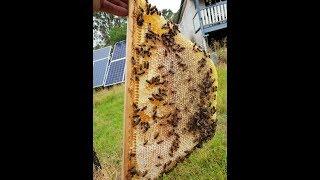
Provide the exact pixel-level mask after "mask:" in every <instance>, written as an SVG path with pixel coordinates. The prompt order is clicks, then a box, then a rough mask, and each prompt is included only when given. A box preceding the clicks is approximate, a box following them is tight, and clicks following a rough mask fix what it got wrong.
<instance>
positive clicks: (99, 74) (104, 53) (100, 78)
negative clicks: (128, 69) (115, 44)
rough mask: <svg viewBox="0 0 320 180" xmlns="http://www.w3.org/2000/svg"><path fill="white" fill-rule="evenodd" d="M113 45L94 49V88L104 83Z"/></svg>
mask: <svg viewBox="0 0 320 180" xmlns="http://www.w3.org/2000/svg"><path fill="white" fill-rule="evenodd" d="M110 53H111V46H107V47H104V48H101V49H98V50H95V51H93V88H95V87H100V86H103V85H104V82H105V72H106V70H107V67H108V65H109V61H110Z"/></svg>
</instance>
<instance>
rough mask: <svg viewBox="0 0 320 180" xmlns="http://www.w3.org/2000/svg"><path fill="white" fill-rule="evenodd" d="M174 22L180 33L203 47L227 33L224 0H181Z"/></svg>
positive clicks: (225, 3)
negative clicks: (177, 25)
mask: <svg viewBox="0 0 320 180" xmlns="http://www.w3.org/2000/svg"><path fill="white" fill-rule="evenodd" d="M176 23H177V24H179V27H180V30H181V33H182V34H184V35H185V36H186V37H187V38H189V39H190V40H191V41H192V42H195V43H197V44H198V45H199V46H201V47H202V48H203V49H205V50H208V48H209V45H210V44H211V43H212V41H213V40H220V39H221V38H223V37H226V34H227V1H226V0H223V1H221V0H181V5H180V10H179V11H178V17H177V19H176Z"/></svg>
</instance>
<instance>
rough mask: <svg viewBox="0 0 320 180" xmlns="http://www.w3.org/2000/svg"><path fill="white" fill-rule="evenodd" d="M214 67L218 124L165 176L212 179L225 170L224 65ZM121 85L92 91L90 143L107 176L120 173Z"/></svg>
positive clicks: (112, 176)
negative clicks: (209, 134)
mask: <svg viewBox="0 0 320 180" xmlns="http://www.w3.org/2000/svg"><path fill="white" fill-rule="evenodd" d="M217 70H218V83H219V87H218V97H217V98H218V99H217V101H218V106H217V108H218V112H217V113H218V120H219V121H218V126H217V131H216V134H215V136H214V137H213V139H212V140H210V141H209V142H207V143H205V144H204V146H203V148H201V149H197V150H196V151H195V152H193V153H192V155H191V156H190V157H189V158H188V159H186V160H185V161H184V162H183V163H181V164H179V165H178V166H177V167H176V168H175V169H174V170H173V171H172V172H171V173H169V174H167V175H164V176H163V179H165V180H171V179H172V180H173V179H175V180H177V179H178V180H180V179H190V180H192V179H210V180H211V179H216V180H220V179H221V180H224V179H226V174H227V154H226V151H227V134H226V133H227V115H226V112H227V103H226V95H227V92H226V88H227V87H226V85H227V82H226V80H227V75H226V74H227V73H226V71H227V68H226V67H225V66H223V65H221V66H218V67H217ZM123 95H124V86H123V85H120V86H115V87H113V88H112V89H109V90H102V91H99V92H94V122H93V126H94V127H93V133H94V134H93V137H94V139H93V143H94V147H95V149H96V152H97V154H98V157H99V159H100V161H101V163H102V166H103V168H104V171H105V173H104V174H105V175H106V177H105V178H107V179H117V178H119V176H120V170H121V158H122V157H121V156H122V134H123V105H124V96H123Z"/></svg>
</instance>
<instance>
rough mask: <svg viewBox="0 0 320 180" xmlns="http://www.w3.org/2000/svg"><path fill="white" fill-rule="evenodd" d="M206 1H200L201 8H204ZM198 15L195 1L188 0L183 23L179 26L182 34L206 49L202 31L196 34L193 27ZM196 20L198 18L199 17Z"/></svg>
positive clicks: (182, 19) (183, 13)
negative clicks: (194, 19)
mask: <svg viewBox="0 0 320 180" xmlns="http://www.w3.org/2000/svg"><path fill="white" fill-rule="evenodd" d="M203 2H204V1H202V0H200V8H201V7H204V4H203ZM195 14H196V9H195V5H194V1H193V0H186V7H185V8H184V12H182V18H181V22H180V24H179V26H180V30H181V33H182V34H183V35H185V36H186V37H187V38H188V39H190V40H191V41H193V42H195V43H197V44H198V45H200V46H202V47H204V45H203V42H204V38H203V36H202V34H201V30H199V31H198V33H197V34H195V30H194V27H193V17H194V15H195ZM195 18H198V17H197V16H196V17H195Z"/></svg>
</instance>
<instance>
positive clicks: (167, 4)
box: [148, 0, 181, 13]
mask: <svg viewBox="0 0 320 180" xmlns="http://www.w3.org/2000/svg"><path fill="white" fill-rule="evenodd" d="M148 2H149V3H150V4H152V5H156V6H157V9H158V10H162V9H171V10H172V12H174V13H175V12H177V11H178V10H179V8H180V2H181V0H148Z"/></svg>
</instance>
